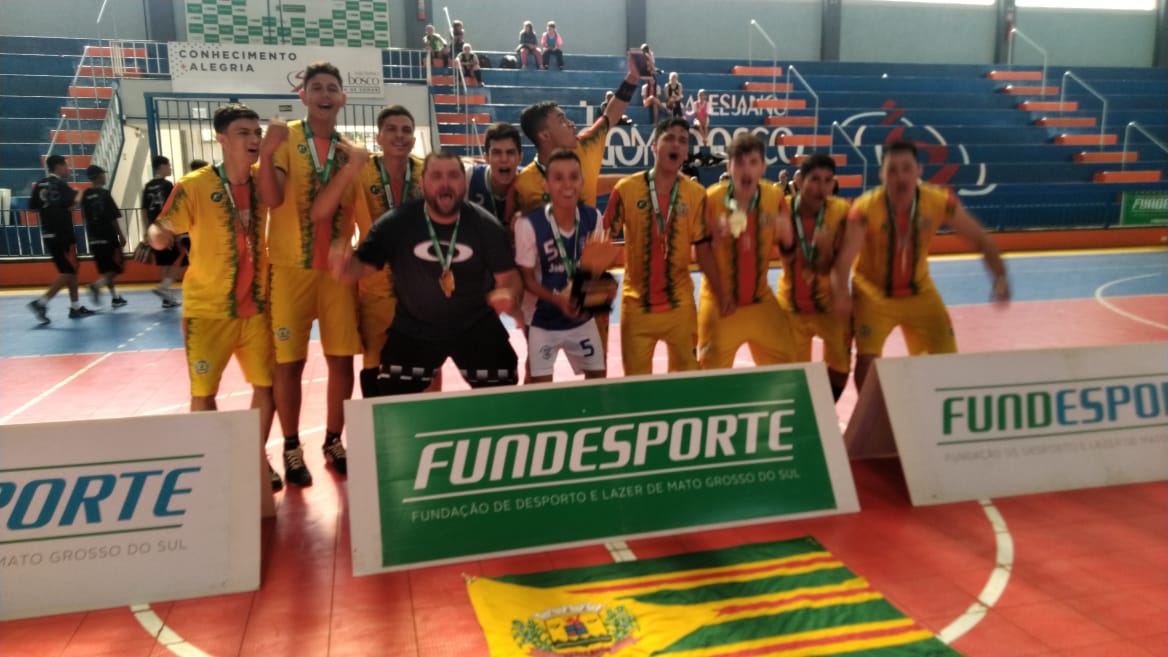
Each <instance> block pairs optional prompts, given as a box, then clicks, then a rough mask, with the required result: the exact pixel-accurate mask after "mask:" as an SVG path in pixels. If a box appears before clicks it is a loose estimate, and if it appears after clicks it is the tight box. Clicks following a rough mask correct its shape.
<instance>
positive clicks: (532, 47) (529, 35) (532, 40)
mask: <svg viewBox="0 0 1168 657" xmlns="http://www.w3.org/2000/svg"><path fill="white" fill-rule="evenodd" d="M515 53H516V54H517V55H519V68H522V69H526V68H527V55H528V54H532V55H535V65H536V68H543V53H541V52H540V51H539V37H538V36H537V35H536V34H535V26H533V25H532V24H531V21H523V31H522V32H520V33H519V47H518V48H516V49H515Z"/></svg>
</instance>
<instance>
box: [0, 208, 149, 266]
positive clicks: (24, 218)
mask: <svg viewBox="0 0 1168 657" xmlns="http://www.w3.org/2000/svg"><path fill="white" fill-rule="evenodd" d="M7 212H10V216H8V217H0V219H2V220H3V221H0V260H4V259H13V260H17V259H25V258H48V257H49V255H50V254H49V252H48V251H47V250H46V249H45V243H44V240H43V239H41V226H40V218H39V217H37V216H36V215H37V212H36V211H35V210H11V211H7ZM121 212H122V218H121V219H119V220H118V223H119V224H120V225H121V228H122V234H123V235H125V236H126V246H125V248H124V249H123V252H124V253H125V254H126V256H127V257H128V256H129V255H130V253H131V252H132V251H133V250H134V246H135V245H137V244H138V242H140V241H142V240H143V239H145V237H146V233H145V222H144V217H145V216H146V211H145V210H142V209H141V208H123V209H122V211H121ZM73 234H74V236H75V237H76V239H77V253H78V255H80V256H88V255H90V254H91V253H93V249H92V248H90V246H89V232H88V226H86V225H85V222H84V221H83V220H82V219H81V211H80V210H74V212H73Z"/></svg>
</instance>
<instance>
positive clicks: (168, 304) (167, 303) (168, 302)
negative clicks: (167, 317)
mask: <svg viewBox="0 0 1168 657" xmlns="http://www.w3.org/2000/svg"><path fill="white" fill-rule="evenodd" d="M181 305H182V304H181V303H179V302H178V301H175V300H174V299H163V300H162V307H163V308H178V307H179V306H181Z"/></svg>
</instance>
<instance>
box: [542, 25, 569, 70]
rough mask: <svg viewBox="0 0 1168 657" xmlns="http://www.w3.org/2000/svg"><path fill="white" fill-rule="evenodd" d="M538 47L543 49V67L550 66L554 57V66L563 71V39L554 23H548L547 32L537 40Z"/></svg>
mask: <svg viewBox="0 0 1168 657" xmlns="http://www.w3.org/2000/svg"><path fill="white" fill-rule="evenodd" d="M539 45H540V47H541V48H543V67H544V68H547V67H548V66H551V63H552V58H553V57H554V58H555V59H556V65H557V66H559V67H560V70H561V71H562V70H564V37H562V36H560V33H559V32H558V31H557V30H556V22H555V21H548V24H547V32H544V33H543V36H541V37H540V38H539Z"/></svg>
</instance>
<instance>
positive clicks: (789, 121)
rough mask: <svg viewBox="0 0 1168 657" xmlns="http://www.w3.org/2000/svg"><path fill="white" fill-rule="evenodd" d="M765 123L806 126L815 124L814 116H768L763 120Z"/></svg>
mask: <svg viewBox="0 0 1168 657" xmlns="http://www.w3.org/2000/svg"><path fill="white" fill-rule="evenodd" d="M762 124H763V125H785V126H805V127H810V126H813V125H815V117H814V116H768V117H766V118H765V119H763V120H762Z"/></svg>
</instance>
